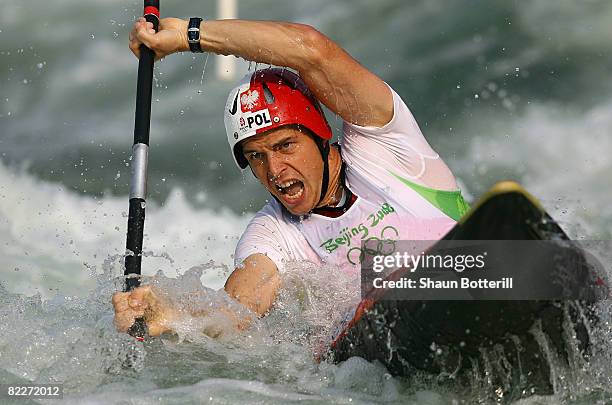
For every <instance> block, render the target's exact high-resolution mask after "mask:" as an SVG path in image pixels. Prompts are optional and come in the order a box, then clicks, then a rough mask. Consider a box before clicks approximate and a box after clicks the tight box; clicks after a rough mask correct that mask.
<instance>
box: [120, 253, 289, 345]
mask: <svg viewBox="0 0 612 405" xmlns="http://www.w3.org/2000/svg"><path fill="white" fill-rule="evenodd" d="M279 288H280V277H279V274H278V270H277V268H276V265H275V264H274V263H273V262H272V261H271V260H270V259H269V258H268V257H267V256H265V255H261V254H256V255H252V256H249V257H248V258H247V259H246V260H245V261H244V266H243V267H239V268H237V269H235V270H234V272H233V273H232V274H231V275H230V277H229V278H228V280H227V282H226V283H225V291H226V292H227V294H228V295H229V296H230V297H232V298H233V299H235V300H236V301H238V302H239V303H241V304H242V305H244V306H245V307H247V308H248V309H250V310H251V311H253V312H255V313H256V314H257V315H258V316H263V315H265V313H266V312H268V310H269V309H270V307H271V306H272V304H273V303H274V300H275V299H276V295H277V293H278V290H279ZM113 306H114V309H115V325H116V326H117V329H118V330H120V331H122V332H125V331H127V329H128V328H129V327H130V326H132V324H133V323H134V320H135V319H136V318H139V317H143V316H144V318H145V320H146V322H147V326H148V328H149V334H150V335H151V336H157V335H161V334H162V333H166V332H172V325H173V324H175V323H176V322H177V320H178V319H180V318H181V317H182V316H183V314H181V313H180V311H179V310H178V309H177V308H174V307H173V305H172V304H171V303H170V302H169V301H168V300H165V299H164V298H163V297H162V296H161V295H159V294H156V292H155V291H154V289H153V288H152V287H151V286H143V287H140V288H136V289H135V290H133V291H131V292H128V293H124V292H119V293H115V294H114V295H113ZM219 311H220V312H221V313H223V314H224V315H225V316H227V317H228V318H229V319H230V320H231V322H232V324H233V325H234V328H235V329H236V330H240V329H246V328H248V327H249V326H250V324H251V322H252V321H253V319H252V317H250V316H244V315H240V314H238V313H236V312H234V311H233V310H232V309H230V308H229V307H221V308H219ZM209 315H210V311H203V312H193V313H190V316H192V317H194V318H198V317H204V316H209Z"/></svg>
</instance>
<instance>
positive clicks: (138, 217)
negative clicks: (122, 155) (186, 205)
mask: <svg viewBox="0 0 612 405" xmlns="http://www.w3.org/2000/svg"><path fill="white" fill-rule="evenodd" d="M144 17H145V19H146V20H147V21H148V22H151V23H153V28H154V29H155V31H157V30H158V28H159V0H144ZM154 60H155V55H154V53H153V51H152V50H150V49H149V48H147V47H146V46H145V45H140V60H139V62H138V85H137V87H136V119H135V123H134V146H133V147H132V180H131V186H130V212H129V216H128V230H127V243H126V249H127V254H126V257H125V272H124V275H126V276H131V277H127V278H126V280H125V291H131V290H132V289H134V288H136V287H138V286H139V285H140V277H138V276H140V274H141V273H140V266H141V262H142V235H143V230H144V220H145V205H146V204H145V199H146V196H147V162H148V155H149V129H150V126H151V94H152V90H153V62H154ZM128 333H129V334H130V335H132V336H134V337H135V338H136V339H138V340H140V341H142V340H144V338H145V336H147V324H146V323H145V321H144V318H137V319H136V320H135V322H134V324H133V325H132V326H131V327H130V328H129V329H128Z"/></svg>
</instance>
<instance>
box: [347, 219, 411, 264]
mask: <svg viewBox="0 0 612 405" xmlns="http://www.w3.org/2000/svg"><path fill="white" fill-rule="evenodd" d="M398 239H399V232H398V231H397V229H396V228H395V227H393V226H391V225H387V226H385V227H384V228H383V229H382V231H380V237H376V236H371V237H369V238H367V239H365V240H364V247H363V249H362V248H361V247H357V246H356V247H353V248H351V249H349V251H348V253H347V254H346V258H347V260H348V261H349V263H351V264H352V265H353V266H356V265H357V264H361V263H363V260H364V259H365V257H366V254H367V255H370V256H388V255H390V254H393V253H394V252H395V250H396V246H395V243H396V242H397V240H398ZM373 241H375V242H373ZM354 259H355V260H354Z"/></svg>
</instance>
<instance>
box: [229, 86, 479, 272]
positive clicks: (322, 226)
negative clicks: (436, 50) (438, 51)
mask: <svg viewBox="0 0 612 405" xmlns="http://www.w3.org/2000/svg"><path fill="white" fill-rule="evenodd" d="M391 92H392V93H393V108H394V111H393V118H392V119H391V121H389V123H387V124H386V125H385V126H383V127H381V128H377V127H360V126H357V125H353V124H349V123H347V122H345V123H344V125H343V138H342V140H341V145H342V148H341V156H342V160H343V161H344V163H345V186H346V187H347V188H348V189H349V190H350V191H351V192H352V193H353V195H354V197H353V198H352V199H350V200H349V201H348V202H347V205H345V206H344V207H342V208H337V209H330V210H325V211H323V210H318V211H317V213H312V214H310V215H308V216H307V217H303V218H298V217H296V216H293V215H291V214H290V213H289V212H287V210H285V209H283V207H282V206H281V204H280V203H279V202H278V201H276V200H275V199H272V200H271V201H270V202H269V203H268V204H266V205H265V206H264V207H263V208H262V209H261V210H260V211H259V212H258V213H257V214H256V215H255V217H254V218H253V219H252V220H251V222H250V223H249V225H248V226H247V228H246V230H245V232H244V234H243V235H242V237H241V238H240V241H239V242H238V245H237V247H236V253H235V262H236V265H237V266H238V265H240V264H241V263H242V262H243V261H244V259H246V258H247V257H248V256H250V255H253V254H256V253H260V254H265V255H267V256H268V257H269V258H270V259H271V260H272V261H273V262H274V263H275V264H276V266H277V267H278V269H279V270H280V271H283V269H284V267H285V263H286V262H288V261H294V260H299V261H303V260H308V261H311V262H313V263H316V264H322V263H327V264H332V265H334V266H336V267H338V268H339V269H342V270H343V271H348V272H353V271H358V270H359V268H360V260H361V258H362V257H363V255H362V251H361V242H362V241H364V240H368V239H371V238H374V239H378V240H381V241H391V240H438V239H440V238H441V237H442V236H443V235H444V234H445V233H446V232H448V231H449V230H450V228H452V227H453V225H454V224H455V222H456V221H457V219H458V218H459V217H460V216H461V215H462V214H463V213H465V211H466V210H467V204H466V203H465V201H464V200H463V197H462V196H461V191H460V190H457V189H456V183H455V178H454V176H453V174H452V173H451V172H450V170H449V169H448V167H447V166H446V164H445V163H444V162H443V161H442V159H440V157H439V156H438V154H437V153H435V152H434V151H433V149H432V148H431V147H430V146H429V144H428V143H427V141H426V140H425V138H424V137H423V134H422V133H421V130H420V129H419V126H418V125H417V123H416V121H415V119H414V117H413V116H412V114H411V112H410V110H409V109H408V107H407V106H406V104H405V103H404V102H403V101H402V99H401V98H400V96H399V95H397V93H395V91H393V90H391Z"/></svg>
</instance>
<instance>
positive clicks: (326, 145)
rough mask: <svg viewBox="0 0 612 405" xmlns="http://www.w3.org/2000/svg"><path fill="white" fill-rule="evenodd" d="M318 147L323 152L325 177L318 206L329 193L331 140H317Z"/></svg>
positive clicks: (322, 180)
mask: <svg viewBox="0 0 612 405" xmlns="http://www.w3.org/2000/svg"><path fill="white" fill-rule="evenodd" d="M317 147H318V148H319V152H321V157H322V158H323V178H322V179H321V196H320V197H319V202H318V203H317V206H318V205H319V204H321V202H323V199H324V198H325V194H327V189H328V188H329V148H330V146H329V141H327V140H325V141H324V140H321V141H318V140H317ZM314 208H316V207H314Z"/></svg>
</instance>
